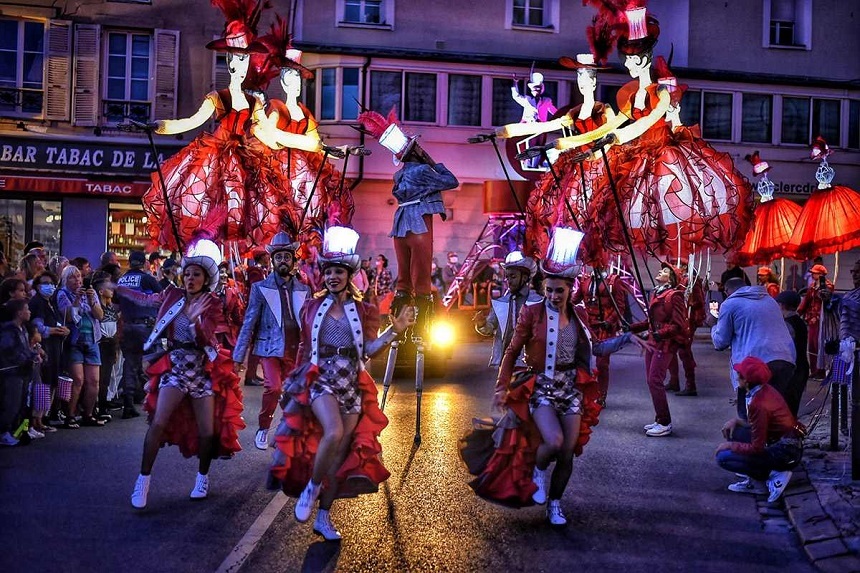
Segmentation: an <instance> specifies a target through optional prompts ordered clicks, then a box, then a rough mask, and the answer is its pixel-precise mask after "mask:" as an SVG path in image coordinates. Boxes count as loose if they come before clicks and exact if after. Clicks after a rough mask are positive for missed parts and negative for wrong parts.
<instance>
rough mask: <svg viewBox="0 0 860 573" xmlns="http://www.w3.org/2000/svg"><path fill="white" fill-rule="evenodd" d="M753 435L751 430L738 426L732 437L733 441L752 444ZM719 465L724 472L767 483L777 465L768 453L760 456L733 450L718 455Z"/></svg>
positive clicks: (762, 453) (765, 452)
mask: <svg viewBox="0 0 860 573" xmlns="http://www.w3.org/2000/svg"><path fill="white" fill-rule="evenodd" d="M751 440H752V434H751V433H750V429H749V428H744V427H741V426H738V427H736V428H735V431H734V433H733V435H732V439H731V441H733V442H742V443H745V444H748V443H750V441H751ZM717 463H718V464H719V466H720V467H721V468H723V469H724V470H728V471H730V472H734V473H738V474H743V475H745V476H749V477H751V478H752V479H754V480H758V481H765V480H766V479H767V478H768V475H769V474H770V472H771V471H773V470H775V469H776V467H775V466H776V464H775V463H774V460H773V459H772V458H771V456H770V455H769V454H768V453H767V451H764V452H761V453H759V454H736V453H735V452H733V451H731V450H723V451H721V452H718V453H717Z"/></svg>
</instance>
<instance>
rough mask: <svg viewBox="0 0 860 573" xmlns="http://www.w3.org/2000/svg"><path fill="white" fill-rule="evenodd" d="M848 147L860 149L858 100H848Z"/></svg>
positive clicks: (859, 102)
mask: <svg viewBox="0 0 860 573" xmlns="http://www.w3.org/2000/svg"><path fill="white" fill-rule="evenodd" d="M848 147H850V148H851V149H860V100H856V99H852V100H849V101H848Z"/></svg>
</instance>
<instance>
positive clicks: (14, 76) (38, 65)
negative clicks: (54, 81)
mask: <svg viewBox="0 0 860 573" xmlns="http://www.w3.org/2000/svg"><path fill="white" fill-rule="evenodd" d="M44 61H45V25H44V24H42V23H41V22H31V21H27V20H5V19H0V111H4V112H11V113H20V114H28V115H39V114H41V113H42V107H43V102H44V96H45V92H44Z"/></svg>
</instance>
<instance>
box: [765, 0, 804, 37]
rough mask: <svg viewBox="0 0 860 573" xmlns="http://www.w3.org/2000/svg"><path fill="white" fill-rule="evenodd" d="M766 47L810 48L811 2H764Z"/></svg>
mask: <svg viewBox="0 0 860 573" xmlns="http://www.w3.org/2000/svg"><path fill="white" fill-rule="evenodd" d="M763 5H764V24H765V27H766V28H765V31H764V37H765V43H764V45H765V46H766V47H780V48H806V49H809V48H810V40H811V37H812V0H765V1H764V3H763Z"/></svg>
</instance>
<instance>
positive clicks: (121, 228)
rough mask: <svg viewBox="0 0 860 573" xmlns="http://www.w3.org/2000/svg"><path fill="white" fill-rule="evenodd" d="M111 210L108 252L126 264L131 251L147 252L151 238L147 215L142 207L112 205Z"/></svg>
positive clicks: (121, 204) (123, 204) (122, 204)
mask: <svg viewBox="0 0 860 573" xmlns="http://www.w3.org/2000/svg"><path fill="white" fill-rule="evenodd" d="M109 209H110V211H109V215H108V224H109V229H108V250H110V251H113V252H115V253H116V256H117V258H118V259H119V260H120V262H121V263H123V264H125V263H126V262H127V261H128V255H129V253H130V252H131V251H134V250H137V251H143V250H145V243H146V242H147V240H148V238H149V232H148V231H147V228H146V214H145V213H144V212H143V207H141V206H140V205H132V204H125V203H111V204H110V205H109Z"/></svg>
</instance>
